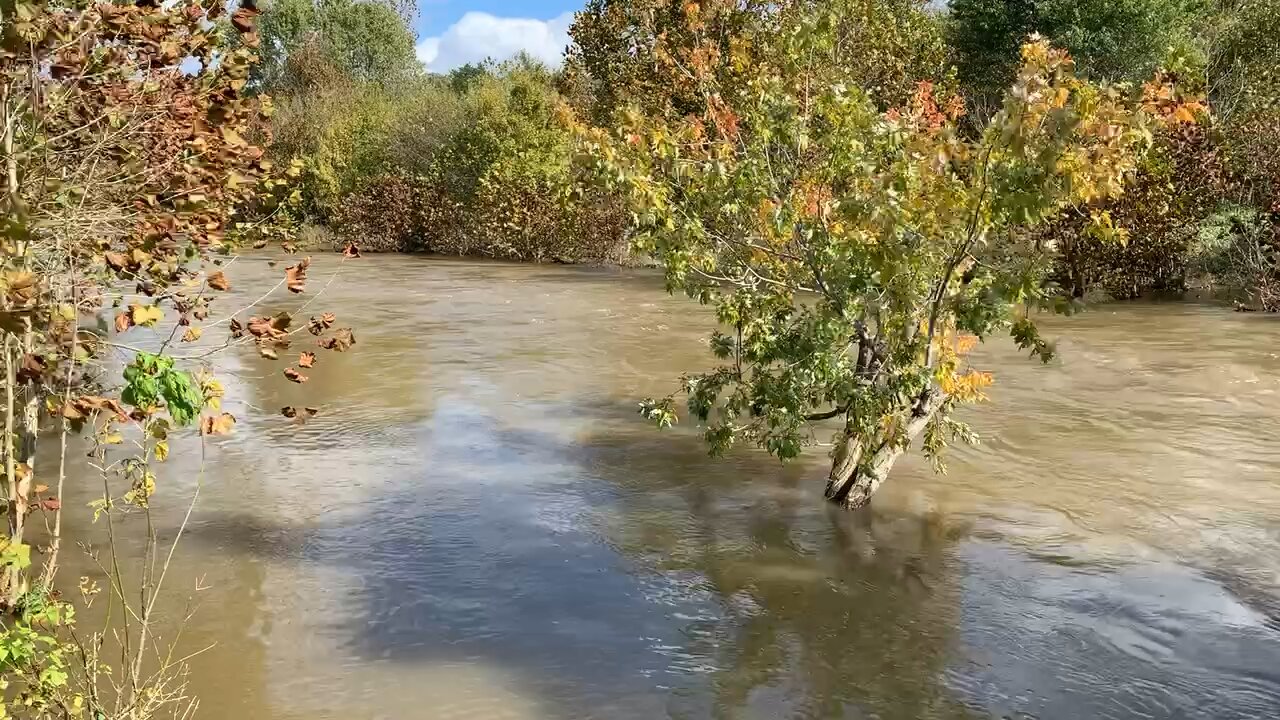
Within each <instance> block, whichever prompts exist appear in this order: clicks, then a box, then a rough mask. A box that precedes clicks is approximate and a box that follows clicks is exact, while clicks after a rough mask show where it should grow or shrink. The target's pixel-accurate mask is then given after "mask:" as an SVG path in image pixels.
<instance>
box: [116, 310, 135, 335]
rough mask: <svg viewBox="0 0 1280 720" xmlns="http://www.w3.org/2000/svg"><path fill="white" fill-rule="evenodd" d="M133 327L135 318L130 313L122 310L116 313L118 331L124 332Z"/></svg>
mask: <svg viewBox="0 0 1280 720" xmlns="http://www.w3.org/2000/svg"><path fill="white" fill-rule="evenodd" d="M131 327H133V318H132V317H130V315H129V313H127V312H122V313H120V314H119V315H116V332H118V333H122V332H124V331H125V330H128V329H129V328H131Z"/></svg>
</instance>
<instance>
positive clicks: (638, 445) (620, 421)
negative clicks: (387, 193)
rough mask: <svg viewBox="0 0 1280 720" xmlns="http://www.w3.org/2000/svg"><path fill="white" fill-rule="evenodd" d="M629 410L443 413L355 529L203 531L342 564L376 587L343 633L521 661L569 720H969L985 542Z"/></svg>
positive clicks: (222, 539) (352, 646)
mask: <svg viewBox="0 0 1280 720" xmlns="http://www.w3.org/2000/svg"><path fill="white" fill-rule="evenodd" d="M548 410H550V408H548ZM559 410H560V411H563V410H564V408H560V409H559ZM629 410H630V407H629V403H625V404H624V403H621V402H613V401H612V400H604V401H601V402H598V403H591V402H586V403H579V404H578V405H577V406H576V407H575V408H574V412H575V417H579V418H581V417H582V416H584V415H585V416H587V417H589V418H590V422H589V423H583V424H582V425H581V428H582V431H581V432H576V433H571V434H570V436H568V437H566V435H565V434H563V433H559V432H555V431H551V430H548V429H544V428H539V427H537V426H534V427H517V426H512V425H510V424H504V423H502V422H500V421H498V420H496V419H495V418H494V417H492V416H490V415H487V414H486V413H484V412H483V411H481V410H479V409H478V408H476V407H470V406H467V405H466V404H463V403H454V402H443V403H442V404H441V406H440V407H439V408H438V409H437V412H436V414H435V415H434V416H433V418H432V419H431V421H430V422H429V423H427V424H426V425H425V426H424V427H423V428H422V431H421V435H420V436H419V437H417V438H416V439H415V446H416V447H418V448H420V449H421V450H420V452H421V457H420V463H419V464H417V465H416V466H414V467H404V468H402V469H401V470H398V471H403V472H409V473H413V474H414V475H415V477H414V479H413V481H406V479H404V478H401V479H398V480H395V481H391V479H388V480H389V481H388V482H386V487H388V488H392V490H391V491H390V492H388V493H387V494H384V495H380V496H378V497H375V498H373V499H369V500H367V501H365V502H363V503H362V504H361V505H360V507H358V508H357V509H356V510H355V512H353V513H349V514H339V515H340V517H329V518H325V519H321V520H319V521H317V522H313V523H306V524H301V525H297V526H293V527H289V526H280V525H275V526H273V525H272V524H271V523H270V522H268V521H264V519H263V518H262V516H260V515H255V514H229V515H222V516H214V517H209V518H207V519H206V520H205V521H204V522H202V523H201V524H200V525H199V526H198V527H197V528H195V530H194V534H193V537H194V539H195V541H196V542H204V543H210V542H215V543H217V544H218V546H219V549H220V550H222V551H224V552H231V553H233V554H237V553H239V554H245V555H256V556H266V557H268V558H272V559H285V560H286V561H288V562H294V563H302V564H311V563H317V564H325V565H330V564H335V563H336V564H337V566H338V567H339V568H341V570H342V572H344V573H348V574H353V575H354V576H355V578H354V580H353V581H351V582H349V583H345V584H347V585H349V587H350V588H351V590H350V596H349V597H346V598H345V599H344V600H343V601H342V602H341V605H342V606H343V607H344V608H346V613H345V614H343V615H340V616H337V620H336V625H330V626H329V627H326V628H325V629H324V631H323V632H325V633H328V634H332V635H333V636H334V637H338V638H341V637H345V638H346V640H345V641H342V642H343V643H344V648H343V652H347V653H351V654H352V655H354V656H355V657H356V658H359V659H360V661H361V662H364V663H368V662H385V661H391V662H401V663H407V664H410V665H419V664H428V665H434V666H439V665H448V664H451V663H458V662H476V663H480V664H483V665H486V666H496V667H501V668H503V671H504V672H505V673H506V674H508V675H509V676H511V677H515V678H518V679H519V680H518V683H519V684H520V685H521V686H522V687H524V688H526V689H527V691H529V692H531V693H533V695H534V696H535V697H536V700H537V705H538V707H541V708H546V710H545V713H546V714H545V716H546V717H602V718H603V717H608V718H630V717H634V718H650V717H661V716H669V717H675V718H686V717H687V718H700V717H723V718H739V717H743V718H745V717H797V718H837V717H864V716H866V717H871V716H875V717H884V718H898V717H900V718H922V717H923V718H943V717H947V718H950V717H961V716H965V712H964V711H963V709H962V706H961V705H960V704H959V703H958V701H957V700H956V699H955V698H954V697H953V696H952V694H951V693H950V692H948V691H947V689H946V688H945V687H944V686H943V684H942V683H941V680H942V678H943V671H944V669H945V665H946V661H947V654H948V653H947V650H948V646H949V644H950V643H951V642H952V640H951V638H952V636H953V634H954V627H955V626H956V624H957V619H958V605H957V600H958V595H957V591H958V576H957V575H956V569H957V568H956V563H955V553H954V547H955V542H956V540H957V539H958V538H959V537H960V536H961V535H962V534H963V529H962V528H948V527H946V526H945V525H944V524H943V523H942V522H941V521H940V520H939V519H938V518H930V517H918V516H909V515H899V516H892V515H886V514H883V513H881V514H876V513H867V514H863V515H860V516H853V515H847V514H843V513H838V512H832V511H828V510H827V508H825V507H823V506H822V505H821V504H817V503H815V502H814V497H813V493H812V491H813V484H812V482H811V480H812V477H811V476H810V475H807V474H806V473H805V471H804V470H803V469H801V468H782V467H780V466H778V465H776V464H773V463H763V462H760V458H758V457H755V456H754V455H752V454H745V453H744V454H742V455H740V456H736V457H733V458H730V459H728V460H726V461H714V460H710V459H708V458H707V457H706V455H705V452H704V451H703V449H702V446H701V445H700V443H699V441H698V439H697V438H696V437H693V436H691V435H688V434H672V435H667V436H659V435H656V434H654V433H652V431H650V430H649V429H648V428H646V427H645V426H644V425H642V424H639V423H636V422H634V420H633V416H632V415H631V414H630V412H629ZM624 413H625V417H623V414H624ZM558 414H559V413H557V415H558ZM748 477H750V481H749V482H748V481H747V478H748ZM319 622H323V621H319Z"/></svg>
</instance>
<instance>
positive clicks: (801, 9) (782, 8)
mask: <svg viewBox="0 0 1280 720" xmlns="http://www.w3.org/2000/svg"><path fill="white" fill-rule="evenodd" d="M828 6H830V7H838V8H839V11H840V12H839V13H838V14H837V15H836V16H835V18H836V19H835V22H837V23H838V26H837V27H835V28H833V35H832V41H833V43H834V47H833V49H832V56H831V60H832V62H835V63H839V64H840V65H842V66H843V67H844V70H845V73H846V76H847V78H848V79H850V80H851V81H855V82H857V83H858V85H859V86H860V87H862V88H863V90H864V91H866V92H867V93H868V94H869V95H870V96H871V98H872V100H873V101H874V102H876V103H877V104H878V105H880V106H881V107H882V108H888V107H891V106H893V105H898V104H901V103H903V102H905V101H906V100H907V98H908V97H910V96H911V94H912V92H913V91H914V89H915V85H916V83H917V82H919V81H921V80H930V81H934V82H943V81H945V80H947V79H948V78H949V76H950V70H949V66H948V63H947V49H946V46H945V43H944V42H943V35H942V27H941V24H940V23H939V22H938V19H937V17H936V15H934V14H932V13H929V12H927V11H926V10H925V3H924V2H923V1H922V0H832V1H830V2H819V1H818V0H784V1H783V2H775V3H768V2H756V1H755V0H752V1H750V2H745V3H739V2H726V1H725V0H712V1H711V2H702V3H690V2H679V1H677V0H643V1H642V2H632V1H629V0H590V1H589V2H588V3H587V5H586V7H584V8H583V10H582V11H581V12H579V13H578V14H577V16H576V17H575V18H574V23H573V27H572V28H570V30H569V34H570V36H571V37H572V39H573V43H572V44H571V45H570V47H569V49H568V51H567V54H566V71H565V72H566V76H567V79H568V81H569V82H571V83H573V82H577V83H582V84H585V85H586V86H587V89H586V90H584V91H583V93H582V95H583V96H584V97H585V100H584V106H583V107H580V108H579V109H580V110H583V111H584V113H585V114H586V115H587V116H589V117H590V118H591V119H592V120H593V121H594V122H596V123H597V124H599V125H608V124H610V123H611V122H612V121H613V120H614V117H613V115H614V113H616V112H617V111H618V110H621V109H623V108H625V107H627V106H628V105H636V106H639V107H640V108H641V109H642V110H643V111H645V112H648V113H662V114H670V115H673V116H683V115H686V114H688V113H690V112H697V111H698V108H699V103H700V98H701V91H700V89H699V87H698V80H697V78H695V77H694V76H692V75H690V74H689V73H687V72H685V71H684V70H683V69H682V68H686V67H689V66H692V65H695V64H702V63H709V64H710V67H711V68H713V71H714V72H716V73H717V81H718V83H719V84H720V85H722V86H726V87H727V86H728V85H730V84H733V83H735V82H737V83H749V82H750V79H751V77H752V74H753V72H754V67H755V60H754V56H755V53H756V51H757V50H758V49H760V48H763V47H765V46H766V45H767V42H768V38H767V37H766V36H765V35H766V34H767V33H768V32H770V30H771V29H773V28H775V27H776V23H777V22H778V21H779V20H780V19H781V18H785V17H799V16H802V15H804V14H806V13H810V12H812V11H813V10H814V9H815V8H821V7H828Z"/></svg>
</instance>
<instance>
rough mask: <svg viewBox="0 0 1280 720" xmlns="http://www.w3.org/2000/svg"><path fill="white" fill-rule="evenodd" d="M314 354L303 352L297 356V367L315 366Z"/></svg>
mask: <svg viewBox="0 0 1280 720" xmlns="http://www.w3.org/2000/svg"><path fill="white" fill-rule="evenodd" d="M315 364H316V354H315V353H313V352H304V353H302V354H301V355H299V356H298V367H303V368H311V367H315Z"/></svg>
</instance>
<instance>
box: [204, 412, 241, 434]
mask: <svg viewBox="0 0 1280 720" xmlns="http://www.w3.org/2000/svg"><path fill="white" fill-rule="evenodd" d="M235 424H236V416H235V415H232V414H231V413H222V414H221V415H217V416H214V415H206V416H204V417H202V418H200V434H201V435H227V434H229V433H230V432H231V428H232V427H234V426H235Z"/></svg>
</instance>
